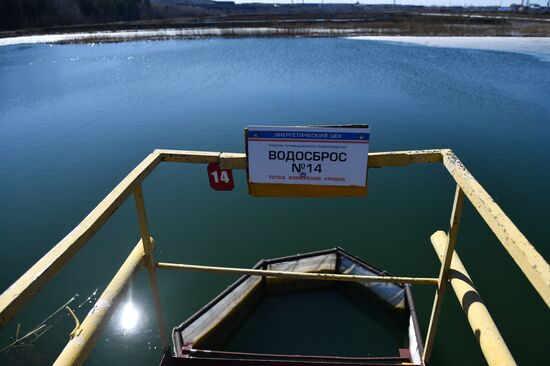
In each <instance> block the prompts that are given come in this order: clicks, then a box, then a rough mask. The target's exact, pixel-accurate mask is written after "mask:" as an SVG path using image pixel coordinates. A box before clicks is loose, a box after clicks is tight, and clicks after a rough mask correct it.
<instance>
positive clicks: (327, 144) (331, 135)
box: [247, 126, 370, 187]
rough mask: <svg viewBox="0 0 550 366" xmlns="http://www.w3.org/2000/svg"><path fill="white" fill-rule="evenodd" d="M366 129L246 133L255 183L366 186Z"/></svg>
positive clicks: (260, 129) (257, 129)
mask: <svg viewBox="0 0 550 366" xmlns="http://www.w3.org/2000/svg"><path fill="white" fill-rule="evenodd" d="M369 135H370V132H369V128H368V127H307V126H304V127H296V126H294V127H273V126H250V127H249V128H248V139H247V141H248V180H249V183H252V184H299V185H323V186H358V187H365V186H366V179H367V159H368V153H369Z"/></svg>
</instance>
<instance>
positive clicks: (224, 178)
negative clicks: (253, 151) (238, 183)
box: [207, 163, 235, 191]
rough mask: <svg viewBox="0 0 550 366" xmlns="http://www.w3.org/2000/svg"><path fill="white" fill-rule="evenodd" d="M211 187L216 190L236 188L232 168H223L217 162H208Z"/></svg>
mask: <svg viewBox="0 0 550 366" xmlns="http://www.w3.org/2000/svg"><path fill="white" fill-rule="evenodd" d="M207 170H208V180H209V181H210V187H212V189H214V190H216V191H232V190H233V188H235V182H234V181H233V172H232V171H231V169H221V168H220V166H219V165H218V164H216V163H210V164H208V168H207Z"/></svg>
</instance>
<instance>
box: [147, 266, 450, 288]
mask: <svg viewBox="0 0 550 366" xmlns="http://www.w3.org/2000/svg"><path fill="white" fill-rule="evenodd" d="M157 268H159V269H178V270H182V271H194V272H215V273H232V274H242V275H251V276H262V277H278V278H295V279H304V280H324V281H341V282H369V283H372V282H381V283H412V284H423V285H437V284H438V282H439V281H438V279H437V278H423V277H396V276H359V275H345V274H335V273H310V272H290V271H273V270H268V269H251V268H234V267H214V266H200V265H195V264H180V263H166V262H159V263H157Z"/></svg>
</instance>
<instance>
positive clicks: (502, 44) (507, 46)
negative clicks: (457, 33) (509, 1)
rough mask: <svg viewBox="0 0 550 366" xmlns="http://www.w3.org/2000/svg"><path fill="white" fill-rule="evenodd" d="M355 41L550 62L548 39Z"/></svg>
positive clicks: (385, 38)
mask: <svg viewBox="0 0 550 366" xmlns="http://www.w3.org/2000/svg"><path fill="white" fill-rule="evenodd" d="M348 38H349V39H355V40H367V41H383V42H398V43H407V44H415V45H422V46H429V47H446V48H466V49H476V50H487V51H501V52H514V53H523V54H528V55H533V56H537V57H539V58H540V59H542V60H544V61H548V62H550V37H421V36H361V37H348Z"/></svg>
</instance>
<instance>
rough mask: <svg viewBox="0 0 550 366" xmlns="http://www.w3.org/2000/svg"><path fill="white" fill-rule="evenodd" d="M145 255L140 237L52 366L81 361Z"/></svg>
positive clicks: (89, 350)
mask: <svg viewBox="0 0 550 366" xmlns="http://www.w3.org/2000/svg"><path fill="white" fill-rule="evenodd" d="M144 255H145V253H144V251H143V244H142V242H141V240H140V241H139V242H138V244H137V245H136V246H135V247H134V249H133V250H132V252H131V253H130V255H129V256H128V258H127V259H126V260H125V261H124V263H123V264H122V266H121V267H120V269H119V270H118V272H117V273H116V275H115V276H114V277H113V279H112V280H111V282H110V283H109V285H108V286H107V288H106V289H105V291H103V293H102V294H101V296H100V298H99V300H97V302H96V303H95V305H94V307H93V308H92V310H90V312H89V313H88V315H87V316H86V318H85V319H84V321H83V322H82V324H81V325H80V327H79V328H78V329H76V332H75V333H74V336H73V338H72V339H71V340H70V341H69V343H67V345H66V346H65V348H64V349H63V351H62V352H61V354H60V355H59V356H58V357H57V360H56V361H55V363H54V365H55V366H65V365H83V364H84V362H85V361H86V358H87V357H88V355H89V354H90V352H91V351H92V349H93V347H94V345H95V343H96V341H97V338H98V337H99V333H100V331H101V329H102V328H103V326H104V325H105V323H106V321H107V320H108V319H109V318H110V316H111V314H112V313H113V311H114V309H115V307H116V304H117V302H118V300H119V299H120V296H121V295H122V293H123V291H124V289H125V288H126V285H127V284H128V283H129V281H130V279H131V278H132V275H133V274H134V273H135V272H136V270H137V269H138V268H139V266H140V265H141V264H142V263H143V258H144Z"/></svg>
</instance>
